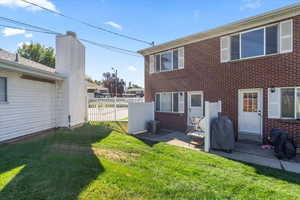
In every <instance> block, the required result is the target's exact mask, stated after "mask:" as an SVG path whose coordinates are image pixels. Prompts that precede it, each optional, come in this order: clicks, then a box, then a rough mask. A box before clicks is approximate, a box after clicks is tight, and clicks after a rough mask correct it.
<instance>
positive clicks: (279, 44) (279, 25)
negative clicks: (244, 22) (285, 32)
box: [220, 19, 293, 63]
mask: <svg viewBox="0 0 300 200" xmlns="http://www.w3.org/2000/svg"><path fill="white" fill-rule="evenodd" d="M289 21H292V24H291V25H292V30H291V31H292V32H291V38H292V50H291V51H281V24H282V23H286V22H289ZM275 25H277V26H278V41H277V42H278V49H277V53H273V54H266V53H267V52H266V49H267V47H266V28H268V27H271V26H275ZM261 29H263V31H264V41H263V42H264V47H263V48H264V50H263V51H264V53H263V54H262V55H257V56H250V57H244V58H243V57H242V35H243V34H245V33H248V32H252V31H256V30H261ZM236 35H239V37H240V42H239V48H240V49H239V50H240V58H239V59H235V60H232V59H231V46H230V48H229V55H230V56H229V60H228V61H223V62H221V63H225V62H235V61H240V60H247V59H253V58H260V57H264V56H272V55H279V54H284V53H290V52H293V20H292V19H290V20H286V21H282V22H278V23H273V24H269V25H265V26H261V27H257V28H253V29H249V30H246V31H242V32H238V33H232V34H230V35H228V37H229V41H230V43H231V37H232V36H236ZM224 37H226V36H224ZM224 37H221V38H220V41H221V40H222V38H224ZM289 37H290V36H286V38H289ZM220 49H221V52H222V47H220Z"/></svg>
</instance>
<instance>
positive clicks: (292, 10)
mask: <svg viewBox="0 0 300 200" xmlns="http://www.w3.org/2000/svg"><path fill="white" fill-rule="evenodd" d="M297 15H300V3H296V4H293V5H290V6H286V7H283V8H279V9H277V10H272V11H269V12H266V13H263V14H260V15H257V16H254V17H249V18H246V19H242V20H239V21H236V22H233V23H230V24H227V25H224V26H220V27H217V28H214V29H210V30H207V31H203V32H200V33H196V34H193V35H189V36H186V37H182V38H178V39H175V40H172V41H169V42H165V43H162V44H159V45H156V46H153V47H150V48H146V49H142V50H139V51H138V53H140V54H142V55H144V56H145V55H150V54H153V53H157V52H160V51H165V50H169V49H172V48H177V47H181V46H184V45H187V44H191V43H195V42H199V41H203V40H207V39H210V38H215V37H220V36H224V35H228V34H232V33H235V32H239V31H242V30H247V29H250V28H253V27H257V26H262V25H265V24H269V23H274V22H277V21H280V20H283V19H287V18H291V17H294V16H297Z"/></svg>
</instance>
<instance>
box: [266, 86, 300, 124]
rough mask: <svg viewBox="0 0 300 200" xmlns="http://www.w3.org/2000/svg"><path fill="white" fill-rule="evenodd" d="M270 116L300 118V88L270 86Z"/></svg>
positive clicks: (275, 117)
mask: <svg viewBox="0 0 300 200" xmlns="http://www.w3.org/2000/svg"><path fill="white" fill-rule="evenodd" d="M268 118H274V119H280V118H281V119H300V88H299V87H284V88H269V89H268Z"/></svg>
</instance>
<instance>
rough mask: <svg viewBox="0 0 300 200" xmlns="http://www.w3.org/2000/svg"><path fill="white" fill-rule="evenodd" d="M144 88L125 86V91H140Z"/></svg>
mask: <svg viewBox="0 0 300 200" xmlns="http://www.w3.org/2000/svg"><path fill="white" fill-rule="evenodd" d="M142 91H144V88H127V89H126V92H142Z"/></svg>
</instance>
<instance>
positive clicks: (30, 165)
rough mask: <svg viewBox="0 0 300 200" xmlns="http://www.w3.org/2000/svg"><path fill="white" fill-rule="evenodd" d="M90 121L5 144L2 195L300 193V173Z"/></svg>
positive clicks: (14, 198) (65, 198)
mask: <svg viewBox="0 0 300 200" xmlns="http://www.w3.org/2000/svg"><path fill="white" fill-rule="evenodd" d="M125 130H126V123H125V122H124V123H121V122H116V123H97V124H88V125H85V126H84V127H82V128H79V129H76V130H74V131H58V132H57V133H56V134H54V135H50V136H48V137H46V138H42V139H39V140H37V141H31V142H26V143H21V144H11V145H1V146H0V199H1V200H2V199H4V200H18V199H22V200H24V199H30V200H41V199H61V200H69V199H70V200H73V199H87V200H90V199H95V200H96V199H97V200H105V199H107V200H108V199H113V200H118V199H122V200H125V199H130V200H135V199H159V200H161V199H179V200H184V199H195V200H196V199H197V200H198V199H209V200H212V199H251V200H252V199H276V200H278V199H280V200H283V199H300V185H299V184H300V176H299V175H296V174H292V173H286V172H283V171H280V170H275V169H270V168H264V167H258V166H253V165H247V164H243V163H240V162H235V161H231V160H228V159H225V158H221V157H218V156H215V155H211V154H207V153H203V152H198V151H193V150H189V149H184V148H180V147H175V146H171V145H167V144H163V143H158V144H155V145H153V146H149V145H147V144H145V143H143V142H142V141H139V140H137V139H135V138H133V137H131V136H128V135H126V134H125Z"/></svg>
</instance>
